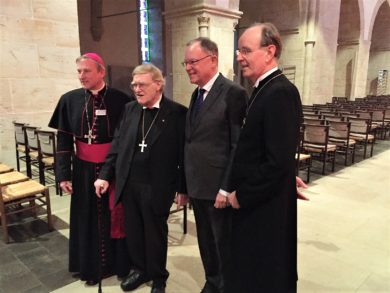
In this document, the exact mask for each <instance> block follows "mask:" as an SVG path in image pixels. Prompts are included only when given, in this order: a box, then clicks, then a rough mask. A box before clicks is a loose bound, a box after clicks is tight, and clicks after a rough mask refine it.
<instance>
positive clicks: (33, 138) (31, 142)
mask: <svg viewBox="0 0 390 293" xmlns="http://www.w3.org/2000/svg"><path fill="white" fill-rule="evenodd" d="M23 128H24V130H25V132H26V138H27V146H28V149H29V151H38V136H37V134H36V132H35V130H37V129H38V127H34V126H23Z"/></svg>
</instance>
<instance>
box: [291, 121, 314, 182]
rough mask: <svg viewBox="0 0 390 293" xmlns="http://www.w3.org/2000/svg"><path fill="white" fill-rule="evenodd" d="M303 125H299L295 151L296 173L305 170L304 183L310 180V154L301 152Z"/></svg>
mask: <svg viewBox="0 0 390 293" xmlns="http://www.w3.org/2000/svg"><path fill="white" fill-rule="evenodd" d="M303 129H304V125H302V126H301V131H300V138H299V143H298V146H297V152H296V153H295V161H296V175H297V176H299V171H301V170H306V183H309V182H310V169H311V155H310V154H305V153H303V133H304V130H303Z"/></svg>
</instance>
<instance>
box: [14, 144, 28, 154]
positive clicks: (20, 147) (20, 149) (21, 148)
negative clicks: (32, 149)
mask: <svg viewBox="0 0 390 293" xmlns="http://www.w3.org/2000/svg"><path fill="white" fill-rule="evenodd" d="M16 149H17V150H18V152H21V153H25V152H26V147H25V146H24V145H19V146H18V147H17V148H16Z"/></svg>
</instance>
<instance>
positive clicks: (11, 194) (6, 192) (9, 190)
mask: <svg viewBox="0 0 390 293" xmlns="http://www.w3.org/2000/svg"><path fill="white" fill-rule="evenodd" d="M45 188H46V187H45V186H43V185H42V184H39V183H38V182H36V181H34V180H28V181H24V182H20V183H15V184H11V185H7V186H4V187H3V188H2V195H3V201H4V202H9V201H12V200H16V199H20V198H24V197H29V196H31V195H35V194H37V193H41V192H44V191H45Z"/></svg>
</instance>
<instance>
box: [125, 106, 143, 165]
mask: <svg viewBox="0 0 390 293" xmlns="http://www.w3.org/2000/svg"><path fill="white" fill-rule="evenodd" d="M141 113H142V107H141V105H139V104H138V103H137V104H135V105H134V108H133V110H132V111H131V112H130V115H129V116H130V119H129V121H128V132H127V133H128V135H127V138H128V140H129V143H128V144H127V145H129V146H134V147H135V148H138V144H139V143H140V142H138V141H137V136H138V127H139V123H140V121H141ZM134 147H133V149H132V151H131V153H133V151H134ZM131 157H132V155H131Z"/></svg>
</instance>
